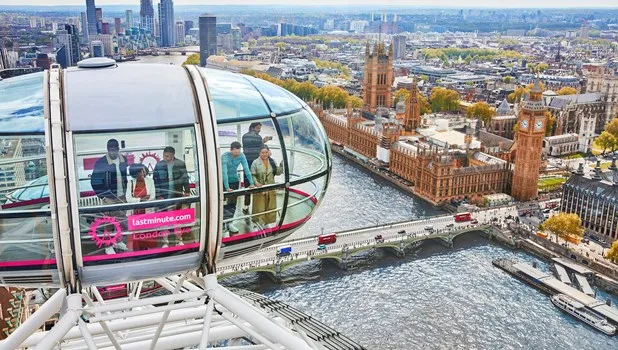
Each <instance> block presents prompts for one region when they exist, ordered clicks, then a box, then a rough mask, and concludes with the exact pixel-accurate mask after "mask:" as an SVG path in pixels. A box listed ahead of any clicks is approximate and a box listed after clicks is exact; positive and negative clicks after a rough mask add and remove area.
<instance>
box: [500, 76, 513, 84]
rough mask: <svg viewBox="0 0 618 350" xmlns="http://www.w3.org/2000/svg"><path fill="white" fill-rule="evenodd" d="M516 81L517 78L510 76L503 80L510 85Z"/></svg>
mask: <svg viewBox="0 0 618 350" xmlns="http://www.w3.org/2000/svg"><path fill="white" fill-rule="evenodd" d="M514 80H515V78H513V77H512V76H510V75H507V76H506V77H504V78H502V81H503V82H504V83H506V84H510V83H512V82H513V81H514Z"/></svg>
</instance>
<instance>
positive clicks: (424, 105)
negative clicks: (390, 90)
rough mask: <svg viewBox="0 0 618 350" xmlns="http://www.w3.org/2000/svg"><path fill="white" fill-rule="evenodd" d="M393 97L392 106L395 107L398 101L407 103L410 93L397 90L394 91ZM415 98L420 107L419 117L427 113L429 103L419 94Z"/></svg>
mask: <svg viewBox="0 0 618 350" xmlns="http://www.w3.org/2000/svg"><path fill="white" fill-rule="evenodd" d="M393 96H394V102H393V103H394V105H395V106H396V105H397V103H399V101H404V102H405V101H407V100H408V97H410V92H409V91H408V90H406V89H399V90H397V91H395V93H394V94H393ZM416 98H417V99H418V104H419V105H420V107H421V115H422V114H425V113H429V112H430V111H431V109H430V108H429V102H428V101H427V98H426V97H425V96H423V95H422V94H421V93H420V92H419V93H417V94H416Z"/></svg>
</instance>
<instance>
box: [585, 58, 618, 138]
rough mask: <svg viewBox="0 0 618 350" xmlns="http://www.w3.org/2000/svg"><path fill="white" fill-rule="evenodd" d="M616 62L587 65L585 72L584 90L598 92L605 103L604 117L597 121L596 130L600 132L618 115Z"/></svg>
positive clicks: (617, 71)
mask: <svg viewBox="0 0 618 350" xmlns="http://www.w3.org/2000/svg"><path fill="white" fill-rule="evenodd" d="M617 65H618V64H616V62H614V65H613V66H612V65H607V66H588V67H586V69H585V70H584V72H586V78H587V85H586V92H598V93H600V94H601V95H602V100H603V102H604V103H605V118H604V120H602V121H597V125H596V132H597V134H600V133H601V132H602V131H603V129H604V128H605V125H606V124H608V123H609V122H611V121H612V119H614V118H617V117H618V67H616V66H617Z"/></svg>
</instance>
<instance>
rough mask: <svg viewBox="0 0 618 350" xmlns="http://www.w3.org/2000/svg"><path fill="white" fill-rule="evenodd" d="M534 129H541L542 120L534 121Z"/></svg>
mask: <svg viewBox="0 0 618 350" xmlns="http://www.w3.org/2000/svg"><path fill="white" fill-rule="evenodd" d="M534 130H535V131H541V130H543V121H542V120H537V121H536V123H534Z"/></svg>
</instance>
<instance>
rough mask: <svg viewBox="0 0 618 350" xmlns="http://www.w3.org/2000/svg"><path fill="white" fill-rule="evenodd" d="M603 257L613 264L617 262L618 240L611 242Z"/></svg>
mask: <svg viewBox="0 0 618 350" xmlns="http://www.w3.org/2000/svg"><path fill="white" fill-rule="evenodd" d="M605 257H606V258H607V259H609V261H611V262H613V263H614V264H618V240H616V241H614V243H612V246H611V247H610V248H609V250H608V251H607V255H606V256H605Z"/></svg>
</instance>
